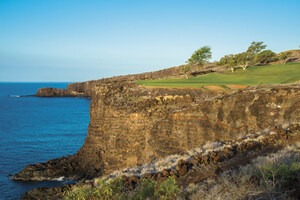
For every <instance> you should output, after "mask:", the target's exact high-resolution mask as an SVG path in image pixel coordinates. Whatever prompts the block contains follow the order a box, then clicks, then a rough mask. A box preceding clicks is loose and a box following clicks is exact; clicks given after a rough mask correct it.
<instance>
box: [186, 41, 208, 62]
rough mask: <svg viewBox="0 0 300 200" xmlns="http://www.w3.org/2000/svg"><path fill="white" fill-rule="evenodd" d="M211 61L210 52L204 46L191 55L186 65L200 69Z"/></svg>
mask: <svg viewBox="0 0 300 200" xmlns="http://www.w3.org/2000/svg"><path fill="white" fill-rule="evenodd" d="M209 59H211V51H210V47H209V46H204V47H201V48H200V49H198V50H197V51H195V52H194V53H193V55H192V56H191V57H190V58H189V59H188V60H187V63H188V64H191V65H193V64H196V65H199V66H200V67H201V66H203V65H204V64H205V63H207V62H208V61H209Z"/></svg>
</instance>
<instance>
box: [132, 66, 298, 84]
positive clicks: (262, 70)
mask: <svg viewBox="0 0 300 200" xmlns="http://www.w3.org/2000/svg"><path fill="white" fill-rule="evenodd" d="M299 80H300V63H287V64H276V65H265V66H251V67H248V70H246V71H245V70H241V69H238V70H236V71H235V73H231V72H230V71H226V72H224V73H211V74H207V75H201V76H199V77H193V78H189V79H160V80H141V81H136V83H139V84H141V85H145V86H157V87H188V88H203V86H206V85H218V86H222V87H224V88H227V86H226V85H266V84H287V83H294V82H297V81H299Z"/></svg>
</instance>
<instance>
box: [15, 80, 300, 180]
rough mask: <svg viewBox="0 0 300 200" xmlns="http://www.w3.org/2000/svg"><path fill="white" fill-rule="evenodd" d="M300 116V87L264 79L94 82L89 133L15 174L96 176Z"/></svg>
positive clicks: (27, 177)
mask: <svg viewBox="0 0 300 200" xmlns="http://www.w3.org/2000/svg"><path fill="white" fill-rule="evenodd" d="M299 121H300V88H299V87H297V86H289V87H284V86H277V87H275V86H274V87H272V88H269V87H264V88H260V89H253V88H252V89H251V88H250V89H246V90H240V91H237V92H234V93H231V94H226V93H224V92H216V91H204V90H197V89H163V88H146V87H142V86H138V85H135V84H132V83H131V84H128V83H126V84H124V83H113V84H103V85H102V86H96V87H95V88H94V90H93V94H92V101H91V104H90V125H89V129H88V136H87V138H86V139H85V141H84V144H83V146H82V148H81V149H80V150H79V151H78V152H77V153H76V154H75V155H73V156H68V157H64V158H60V159H54V160H50V161H48V162H46V163H39V164H35V165H29V166H26V167H25V169H23V170H22V171H21V172H19V173H18V174H16V175H15V176H14V179H15V180H42V179H50V178H57V177H61V176H65V177H70V178H83V177H87V178H92V177H96V176H101V175H103V174H107V173H110V172H112V171H114V170H119V169H123V168H127V167H131V166H136V165H142V164H145V163H148V162H152V161H153V160H155V159H157V158H162V157H165V156H168V155H171V154H178V153H183V152H186V151H188V150H190V149H193V148H196V147H199V146H201V145H203V144H204V143H206V142H207V141H217V140H232V139H236V138H237V136H239V135H244V134H249V133H254V132H256V131H258V132H260V131H263V130H265V129H266V128H270V127H274V126H276V125H283V124H297V123H299Z"/></svg>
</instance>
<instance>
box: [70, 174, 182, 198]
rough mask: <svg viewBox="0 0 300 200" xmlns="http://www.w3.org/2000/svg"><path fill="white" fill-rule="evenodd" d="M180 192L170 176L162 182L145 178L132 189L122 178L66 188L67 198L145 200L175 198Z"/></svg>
mask: <svg viewBox="0 0 300 200" xmlns="http://www.w3.org/2000/svg"><path fill="white" fill-rule="evenodd" d="M178 192H179V187H178V185H177V182H176V180H175V179H174V178H173V177H169V178H168V179H167V180H165V181H164V182H162V183H159V182H157V181H154V180H147V179H143V180H142V182H140V183H139V184H138V185H137V187H136V188H135V189H134V190H132V191H130V190H129V189H127V188H125V187H124V183H123V181H122V180H121V179H115V180H113V181H111V182H106V181H105V180H101V181H100V182H99V183H98V184H97V185H96V187H88V186H81V187H76V188H73V190H71V189H69V190H66V191H65V193H64V196H65V198H64V199H65V200H92V199H110V200H111V199H115V200H123V199H124V200H125V199H126V200H127V199H132V200H144V199H162V200H169V199H174V198H175V197H176V195H177V194H178Z"/></svg>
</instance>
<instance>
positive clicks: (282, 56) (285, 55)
mask: <svg viewBox="0 0 300 200" xmlns="http://www.w3.org/2000/svg"><path fill="white" fill-rule="evenodd" d="M291 55H292V52H290V51H286V52H282V53H280V54H279V56H278V58H279V60H281V61H283V63H284V64H286V63H287V61H288V60H289V59H290V57H291Z"/></svg>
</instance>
